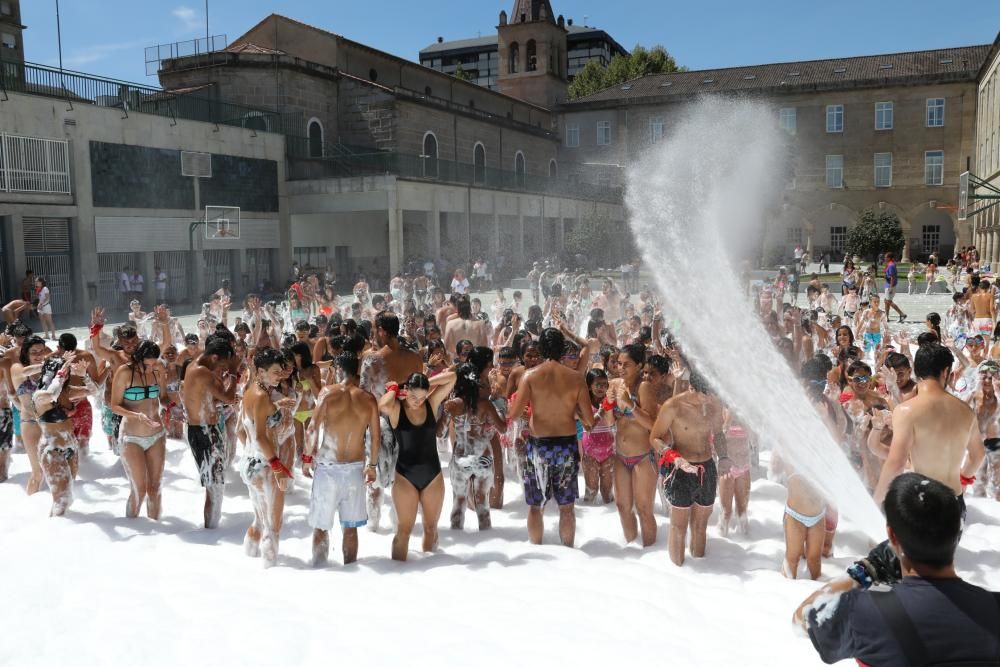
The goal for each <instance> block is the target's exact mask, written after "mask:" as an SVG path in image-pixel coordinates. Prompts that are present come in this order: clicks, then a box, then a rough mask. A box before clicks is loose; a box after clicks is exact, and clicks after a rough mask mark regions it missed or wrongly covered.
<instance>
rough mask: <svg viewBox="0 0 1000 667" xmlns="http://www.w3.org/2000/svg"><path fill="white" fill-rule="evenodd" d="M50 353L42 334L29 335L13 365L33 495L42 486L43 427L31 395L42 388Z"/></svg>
mask: <svg viewBox="0 0 1000 667" xmlns="http://www.w3.org/2000/svg"><path fill="white" fill-rule="evenodd" d="M47 356H49V349H48V348H47V347H46V346H45V341H44V340H43V339H42V338H41V337H40V336H29V337H28V338H25V339H24V343H23V344H22V345H21V353H20V356H19V357H18V360H17V362H15V363H14V364H13V365H12V366H11V371H10V374H11V381H12V383H13V385H14V400H15V402H16V403H17V407H18V410H19V411H20V413H21V442H23V443H24V451H25V453H26V454H27V455H28V463H30V464H31V475H30V476H29V477H28V483H27V484H26V485H25V487H24V490H25V491H26V492H27V494H28V495H29V496H30V495H32V494H34V493H35V492H37V491H38V489H39V488H41V486H42V479H43V473H42V465H41V463H40V461H39V442H40V441H41V438H42V429H41V427H40V426H39V425H38V415H37V414H36V413H35V404H34V402H32V400H31V397H32V395H33V394H34V393H35V391H37V390H38V381H39V379H40V378H41V376H42V363H43V362H44V361H45V358H46V357H47Z"/></svg>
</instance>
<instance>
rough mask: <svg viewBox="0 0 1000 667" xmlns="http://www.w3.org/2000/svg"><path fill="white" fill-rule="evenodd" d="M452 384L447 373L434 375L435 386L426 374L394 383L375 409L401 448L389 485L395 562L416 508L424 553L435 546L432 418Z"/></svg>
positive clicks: (439, 499) (437, 497) (440, 498)
mask: <svg viewBox="0 0 1000 667" xmlns="http://www.w3.org/2000/svg"><path fill="white" fill-rule="evenodd" d="M454 386H455V374H454V373H451V372H447V373H441V374H439V375H438V376H437V377H435V378H434V385H433V386H432V385H431V382H430V381H429V380H428V379H427V376H426V375H424V374H423V373H414V374H413V375H411V376H410V377H409V379H407V381H406V382H405V383H404V384H403V386H402V387H400V386H399V385H397V384H396V383H390V384H388V385H386V392H385V394H384V395H383V396H382V398H381V399H380V400H379V410H380V411H381V412H382V414H383V415H385V417H386V419H388V421H389V426H391V427H392V431H393V435H394V436H395V438H396V442H397V443H398V444H399V458H398V460H397V462H396V473H397V475H396V482H395V484H393V486H392V501H393V504H394V505H395V507H396V535H395V537H393V539H392V558H393V560H400V561H403V560H406V554H407V551H408V550H409V544H410V533H411V532H412V530H413V526H414V524H415V523H416V520H417V507H418V506H419V507H420V510H421V513H422V514H423V529H424V539H423V550H424V551H425V552H430V551H434V549H435V548H436V547H437V537H438V531H437V522H438V518H439V517H440V516H441V507H442V505H443V504H444V478H443V477H442V476H441V461H440V459H439V458H438V453H437V438H436V433H437V422H436V419H435V415H436V414H437V412H438V408H439V407H441V403H442V402H444V400H445V398H446V397H447V396H448V394H449V393H450V392H451V390H452V387H454Z"/></svg>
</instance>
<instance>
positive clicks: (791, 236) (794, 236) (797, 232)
mask: <svg viewBox="0 0 1000 667" xmlns="http://www.w3.org/2000/svg"><path fill="white" fill-rule="evenodd" d="M785 243H802V228H801V227H789V228H788V229H786V230H785Z"/></svg>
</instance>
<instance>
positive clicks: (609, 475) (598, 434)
mask: <svg viewBox="0 0 1000 667" xmlns="http://www.w3.org/2000/svg"><path fill="white" fill-rule="evenodd" d="M586 379H587V389H588V391H589V392H590V404H591V406H592V407H593V408H594V410H596V414H595V417H594V421H595V426H594V429H593V430H592V431H589V432H585V433H584V434H583V438H582V439H581V441H580V449H581V451H582V452H583V457H582V464H583V480H584V485H585V486H586V491H585V492H584V494H583V502H585V503H592V502H594V501H595V500H596V499H597V492H598V491H600V493H601V499H602V500H603V501H604V504H605V505H606V504H608V503H610V502H613V501H614V499H615V494H614V481H615V457H614V453H615V414H614V408H613V407H611V403H610V401H606V399H607V396H608V386H609V384H608V382H609V380H608V374H607V373H605V372H604V371H603V370H601V369H600V368H592V369H590V370H589V371H587V376H586Z"/></svg>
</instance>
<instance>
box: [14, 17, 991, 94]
mask: <svg viewBox="0 0 1000 667" xmlns="http://www.w3.org/2000/svg"><path fill="white" fill-rule="evenodd" d="M60 3H61V4H60V7H61V15H62V27H63V62H64V64H65V67H67V68H69V69H75V70H79V71H83V72H89V73H94V74H99V75H102V76H109V77H114V78H118V79H125V80H130V81H139V82H146V83H151V84H152V83H155V77H151V78H147V77H146V76H145V66H144V58H143V47H145V46H150V45H153V44H158V43H168V42H174V41H179V40H187V39H192V38H194V37H199V36H204V34H205V23H204V18H205V3H204V0H60ZM513 4H514V3H513V2H512V0H430V1H425V2H421V1H420V0H369V1H368V2H352V1H350V0H325V1H324V0H281V1H280V2H278V1H277V0H209V22H210V28H211V32H212V34H213V35H214V34H223V33H224V34H226V35H227V36H228V37H229V39H230V40H233V39H235V38H236V37H238V36H239V35H241V34H242V33H243V32H245V31H246V30H247V29H248V28H249V27H251V26H252V25H254V24H255V23H257V22H258V21H259V20H260V19H262V18H263V17H264V16H266V15H267V14H269V13H271V12H278V13H281V14H285V15H287V16H290V17H292V18H295V19H298V20H301V21H304V22H306V23H311V24H313V25H316V26H318V27H321V28H325V29H328V30H331V31H333V32H337V33H340V34H342V35H344V36H346V37H349V38H351V39H354V40H356V41H360V42H363V43H365V44H369V45H371V46H373V47H375V48H378V49H382V50H385V51H389V52H390V53H394V54H396V55H399V56H402V57H404V58H408V59H411V60H416V59H417V54H418V52H419V51H420V49H422V48H424V47H425V46H427V45H429V44H431V43H433V42H434V41H435V40H436V38H437V37H438V36H439V35H440V36H442V37H444V38H445V39H459V38H464V37H474V36H476V35H477V34H478V33H482V34H490V33H493V32H495V26H496V24H497V16H498V14H499V12H500V10H501V9H506V10H507V11H510V8H511V7H512V6H513ZM951 5H952V3H949V2H941V0H877V1H875V2H873V1H871V0H757V2H752V1H749V0H700V1H699V2H691V1H685V2H679V1H678V0H616V1H615V2H608V1H607V0H553V7H554V9H555V11H556V13H557V14H559V13H561V14H564V15H566V16H567V17H572V18H573V19H575V22H576V23H578V24H582V23H583V22H584V20H585V17H587V19H586V21H587V24H588V25H594V26H599V27H601V28H603V29H605V30H607V31H608V32H609V33H610V34H611V35H612V36H614V37H615V39H617V40H618V41H619V42H621V43H622V45H623V46H625V47H626V48H631V47H632V46H634V45H635V44H643V45H653V44H663V45H664V46H666V47H667V50H668V51H670V53H671V54H673V55H674V57H675V58H676V59H677V62H678V63H680V64H682V65H687V66H688V67H690V68H692V69H704V68H710V67H724V66H731V65H749V64H760V63H767V62H780V61H786V60H805V59H815V58H830V57H837V56H851V55H861V54H874V53H888V52H893V51H910V50H919V49H930V48H940V47H949V46H964V45H969V44H978V43H987V42H992V41H993V39H994V38H995V37H996V35H997V31H998V30H1000V2H997V1H996V0H988V1H987V2H980V3H979V4H977V5H975V7H973V6H972V5H968V6H966V7H965V9H964V10H963V11H961V12H959V11H956V9H954V8H949V7H950V6H951ZM21 12H22V14H23V22H24V23H25V24H27V25H28V27H29V29H28V30H27V31H26V33H25V48H26V58H27V59H28V60H30V61H32V62H39V63H44V64H56V63H57V62H58V59H57V49H56V29H55V25H56V22H55V0H22V2H21Z"/></svg>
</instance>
